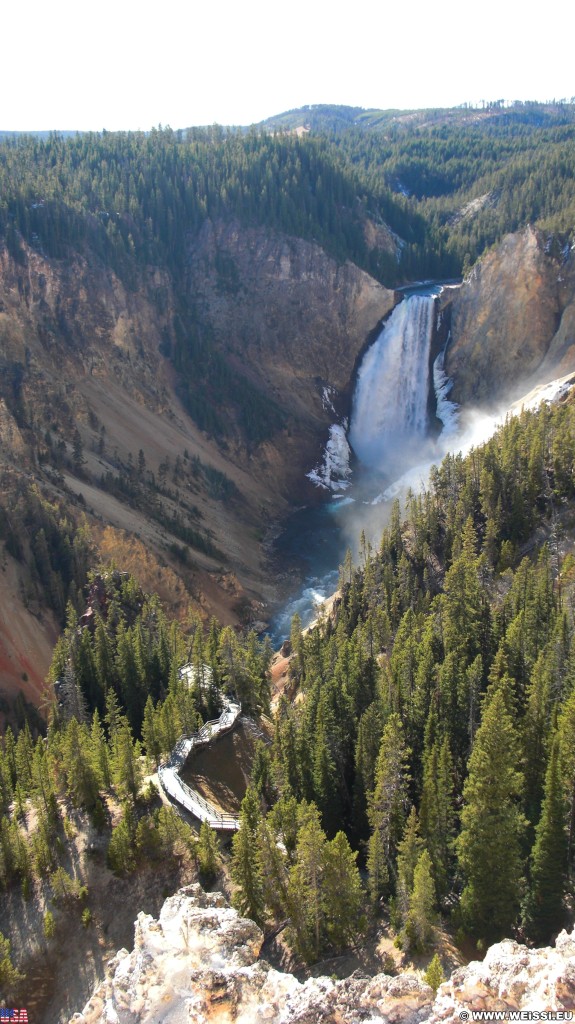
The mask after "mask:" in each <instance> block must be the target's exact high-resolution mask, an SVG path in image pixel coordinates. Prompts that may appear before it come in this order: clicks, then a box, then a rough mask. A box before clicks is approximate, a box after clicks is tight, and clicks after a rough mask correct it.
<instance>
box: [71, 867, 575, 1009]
mask: <svg viewBox="0 0 575 1024" xmlns="http://www.w3.org/2000/svg"><path fill="white" fill-rule="evenodd" d="M262 938H263V936H262V933H261V931H260V929H259V928H258V927H257V926H256V925H255V924H254V923H253V922H252V921H248V920H245V919H242V918H240V917H239V916H238V915H237V913H236V912H235V911H234V910H231V909H230V908H229V907H228V906H227V904H226V902H225V900H224V898H223V897H222V896H220V895H219V894H217V893H204V892H203V890H202V889H201V887H200V886H198V885H192V886H189V887H187V888H185V889H182V890H180V891H179V892H178V893H176V894H175V895H174V896H172V897H170V898H169V899H168V900H166V902H165V903H164V906H163V908H162V911H161V913H160V916H159V919H158V920H157V921H156V920H154V919H153V918H151V917H150V916H149V915H144V914H140V915H139V917H138V920H137V922H136V933H135V943H134V950H133V952H132V953H128V952H127V950H125V949H123V950H120V952H119V953H118V954H117V955H116V956H115V957H114V958H113V959H112V960H111V961H110V963H109V970H108V977H107V979H106V981H105V982H104V983H103V984H102V985H101V986H100V987H99V988H98V989H97V991H96V992H95V993H94V995H93V996H92V998H91V999H90V1001H89V1002H88V1004H87V1005H86V1006H85V1008H84V1010H83V1011H82V1012H81V1013H76V1014H74V1016H73V1018H72V1021H74V1022H76V1024H152V1022H153V1024H161V1022H166V1024H168V1022H170V1024H185V1022H187V1024H191V1022H194V1024H208V1022H210V1021H213V1022H216V1021H217V1022H218V1024H228V1022H230V1024H231V1022H232V1021H235V1022H236V1024H254V1022H256V1021H262V1022H263V1021H266V1022H269V1024H321V1022H325V1024H359V1022H360V1021H369V1022H370V1024H389V1022H395V1024H416V1022H422V1024H423V1022H428V1024H439V1022H440V1021H444V1022H453V1024H455V1022H456V1021H460V1020H463V1019H468V1018H465V1017H461V1016H460V1015H461V1012H462V1011H468V1012H469V1011H472V1010H555V1011H559V1010H571V1009H573V1008H574V1007H575V932H574V933H573V935H571V936H568V935H567V934H566V933H565V932H562V933H561V935H560V936H559V938H558V940H557V944H556V948H555V949H538V950H530V949H527V948H526V947H525V946H520V945H518V944H517V943H515V942H501V943H499V944H498V945H496V946H493V947H492V948H491V949H490V950H489V951H488V953H487V955H486V957H485V960H484V961H483V962H482V963H479V962H475V963H471V964H469V966H468V967H464V968H461V969H459V970H457V971H456V972H455V973H454V975H453V976H452V978H451V979H450V980H449V981H447V982H445V984H443V985H442V986H441V987H440V989H439V991H438V993H437V996H436V997H435V996H434V993H433V990H432V989H431V988H430V987H429V986H428V985H426V984H425V983H424V982H423V981H422V980H421V978H420V977H419V976H417V975H415V974H404V975H401V976H399V977H395V978H392V977H389V976H387V975H385V974H379V975H377V976H376V977H374V978H365V977H362V978H360V977H357V976H355V975H354V976H352V977H350V978H347V979H345V980H343V981H334V980H332V979H331V978H325V977H323V978H322V977H320V978H310V979H308V980H307V981H306V982H305V983H303V984H302V983H301V982H299V981H297V979H296V978H294V977H293V975H290V974H282V973H280V972H279V971H276V970H274V969H273V968H271V967H270V966H269V965H268V964H267V963H266V962H265V961H263V960H258V955H259V951H260V948H261V944H262Z"/></svg>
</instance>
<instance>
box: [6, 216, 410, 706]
mask: <svg viewBox="0 0 575 1024" xmlns="http://www.w3.org/2000/svg"><path fill="white" fill-rule="evenodd" d="M393 302H394V295H393V292H390V291H388V290H387V289H385V288H383V287H382V286H381V285H379V284H378V283H377V282H376V281H374V280H373V279H372V278H370V277H369V275H367V274H366V273H365V272H363V271H361V270H359V269H358V268H357V267H355V266H354V265H353V264H351V263H345V264H343V265H341V264H338V263H337V262H336V261H335V260H333V259H332V258H330V257H329V256H327V255H326V254H325V252H324V251H323V250H322V249H321V248H320V246H318V245H314V244H311V243H309V242H305V241H302V240H301V239H293V238H289V237H287V236H284V235H280V234H274V233H272V232H270V231H266V230H264V229H251V230H243V231H242V230H240V229H239V228H238V226H237V225H235V224H233V223H232V224H230V223H228V224H223V223H218V224H215V225H214V224H212V223H211V222H209V221H208V222H206V224H205V225H204V228H203V230H202V231H201V232H200V234H199V236H198V237H196V238H195V240H194V242H193V244H191V245H190V248H189V263H188V268H187V279H186V295H185V296H184V297H182V295H181V290H180V292H179V293H178V290H177V288H176V287H175V285H174V281H173V279H172V278H171V277H170V274H169V272H168V271H165V270H160V269H157V268H148V269H147V270H146V271H145V272H142V273H141V274H140V275H139V276H138V279H137V281H134V282H133V283H132V287H128V286H127V285H126V284H125V283H122V282H121V281H120V280H119V278H118V277H117V276H116V275H115V274H114V272H113V271H112V270H110V269H109V268H105V267H103V266H102V265H101V264H100V263H99V262H98V261H96V260H92V259H90V258H89V257H87V256H80V255H75V256H74V257H73V258H70V259H67V260H53V259H52V260H49V259H47V258H46V257H44V256H43V255H42V254H41V253H39V252H37V251H34V250H32V249H30V248H29V247H28V246H26V245H25V244H24V243H22V245H21V248H20V251H19V253H18V256H17V258H14V256H13V255H10V254H9V252H8V250H7V249H6V248H2V249H1V250H0V364H1V367H2V375H1V383H0V444H1V449H0V450H1V460H2V474H3V485H4V486H3V492H4V506H5V509H6V514H7V516H8V519H7V523H6V530H7V531H8V532H9V530H10V529H11V528H12V527H14V529H15V530H16V532H17V530H18V523H17V522H16V521H15V520H14V516H16V517H17V515H18V513H17V508H18V501H19V500H21V501H25V499H24V497H23V495H24V494H25V492H27V490H28V489H29V488H34V489H36V491H37V493H38V494H39V495H40V496H41V498H42V500H48V501H50V502H56V503H60V505H61V508H60V514H64V515H66V516H68V517H70V518H71V519H74V520H79V519H80V517H81V516H85V517H86V522H87V526H88V530H89V532H90V536H91V540H92V542H93V544H94V546H95V548H96V554H98V553H99V554H100V555H102V556H105V557H115V558H117V559H118V560H120V559H121V560H122V561H123V560H124V559H125V557H126V556H127V552H128V548H129V547H130V546H132V548H133V547H134V545H135V546H136V547H137V546H138V545H140V556H139V557H138V558H136V561H137V562H138V561H139V562H140V564H141V565H143V564H144V563H145V562H146V560H147V561H148V562H150V563H151V564H150V565H149V566H148V570H147V571H148V576H149V578H148V581H147V583H148V585H151V588H152V589H157V587H158V580H160V578H161V577H162V578H164V579H165V578H166V572H165V571H162V572H161V573H160V565H165V564H166V563H167V564H168V566H169V565H171V566H172V568H173V569H174V570H175V572H176V573H177V574H178V575H180V576H181V577H182V578H183V580H184V583H185V587H186V589H187V591H188V592H189V594H191V596H192V598H193V599H194V601H195V603H196V606H197V607H198V608H199V609H200V610H202V609H203V613H204V614H206V615H207V614H211V613H213V612H215V613H217V614H218V615H219V616H220V617H221V618H222V619H224V621H231V622H233V621H237V619H238V616H240V615H245V614H246V608H249V605H250V601H251V600H252V599H253V598H254V596H261V595H263V596H264V597H265V596H266V595H267V596H273V587H272V588H271V589H270V586H269V584H266V582H265V555H264V554H263V553H262V549H261V539H262V537H263V536H264V534H265V531H266V529H267V528H269V525H270V523H273V522H274V521H276V520H277V519H278V517H280V516H281V515H282V514H285V513H286V511H288V510H289V508H290V507H292V506H294V505H295V504H297V503H298V502H301V501H302V500H303V499H305V498H309V497H310V496H311V493H312V490H311V485H310V484H309V483H308V482H307V481H306V480H305V475H304V474H305V472H306V471H307V470H308V469H309V468H310V467H311V465H312V464H313V460H314V459H315V458H316V457H317V455H318V452H319V450H320V447H321V444H322V442H323V441H324V440H325V437H326V436H327V427H328V425H329V422H330V415H333V414H330V413H328V412H327V411H326V410H325V409H324V406H323V404H322V392H323V389H324V387H329V388H330V389H333V393H334V395H336V396H337V395H338V394H339V395H343V396H345V395H346V394H347V393H348V392H349V389H350V386H351V381H352V374H353V367H354V364H355V361H356V358H357V355H358V353H359V351H360V350H361V348H362V346H363V345H364V344H365V340H366V337H367V335H368V333H369V332H370V331H371V330H372V329H373V327H374V326H375V325H376V324H377V323H378V321H379V320H380V318H381V317H382V316H384V315H385V314H386V313H387V312H388V311H389V309H390V308H391V307H392V305H393ZM177 332H179V339H178V338H176V334H177ZM188 332H189V333H190V334H191V333H194V336H195V337H196V338H198V337H199V338H200V340H201V341H202V340H203V338H204V337H205V338H208V340H209V345H208V348H207V350H206V351H207V352H208V353H209V358H210V359H213V358H214V353H215V354H216V357H217V358H219V360H220V362H219V364H218V366H225V369H226V374H227V380H226V386H227V388H228V391H229V393H230V394H231V395H233V393H234V390H235V392H236V395H237V396H239V397H241V396H242V395H243V394H244V393H245V389H246V388H249V392H248V395H247V401H246V403H245V406H246V407H245V408H241V407H239V406H238V408H239V412H238V409H235V408H234V406H233V403H232V402H230V408H229V409H223V410H220V413H223V415H224V416H226V417H227V421H226V423H225V425H224V429H223V430H221V431H220V432H218V430H217V429H214V430H213V431H209V430H208V429H204V430H201V429H199V427H198V425H197V423H196V422H194V419H193V418H192V416H190V415H189V414H188V412H187V408H186V397H187V396H186V395H185V394H184V395H183V394H182V387H181V380H182V376H181V374H180V373H179V372H178V370H177V369H175V367H174V362H175V361H176V360H175V359H174V361H172V360H171V359H170V354H172V355H173V353H174V350H175V348H176V346H177V344H178V340H179V344H180V351H181V350H182V348H184V350H185V345H186V335H187V333H188ZM182 338H183V341H182ZM199 366H201V359H200V363H199ZM217 369H218V367H216V371H215V372H214V373H213V374H212V375H213V376H214V377H215V376H217ZM198 372H199V371H198ZM211 372H212V368H211V366H210V365H208V366H207V367H206V368H205V373H206V375H207V379H208V381H209V379H210V373H211ZM206 387H209V384H208V385H206ZM201 390H202V387H200V386H198V388H197V389H196V391H197V392H199V391H201ZM188 397H189V396H188ZM207 401H208V406H209V404H210V402H212V396H211V395H210V394H209V393H208V395H207ZM336 401H337V398H336ZM216 403H217V395H216V396H213V405H214V407H215V405H216ZM260 407H261V409H262V410H264V414H267V413H266V410H267V409H268V408H269V409H271V410H273V414H274V415H273V417H272V418H271V420H269V422H268V421H267V420H266V423H265V429H264V430H259V433H258V432H257V431H256V432H254V433H252V436H249V427H250V423H249V416H250V412H251V410H252V408H255V409H256V411H257V410H258V409H259V408H260ZM236 413H237V415H236ZM242 417H243V419H242ZM246 423H247V426H246ZM258 429H259V428H258ZM10 516H12V520H10ZM17 546H18V545H17V544H16V541H14V543H13V545H12V548H13V549H14V550H11V546H10V545H8V550H7V552H6V553H5V556H4V557H5V560H6V566H7V570H6V571H7V573H8V576H9V577H10V579H11V580H12V584H11V590H10V593H11V594H12V595H14V594H18V595H19V596H18V600H17V602H16V603H17V605H18V606H20V604H21V605H22V606H23V607H22V608H21V612H19V614H22V615H23V616H24V618H26V616H28V617H30V616H33V617H34V616H35V618H32V620H31V628H30V630H28V632H32V633H34V632H36V633H37V635H38V643H37V645H30V639H29V636H25V631H22V630H21V629H19V627H17V621H18V619H17V617H16V618H14V619H13V630H11V634H10V636H8V635H7V633H8V631H7V628H6V626H3V627H2V629H3V632H2V635H1V639H0V642H1V645H2V650H3V656H4V658H5V661H6V674H5V675H4V674H3V684H4V685H5V686H6V685H7V684H8V686H9V688H17V687H18V686H23V689H24V692H25V693H27V695H29V696H31V697H34V698H35V699H36V700H37V686H38V682H37V683H35V685H34V687H33V688H32V689H30V688H28V687H27V686H26V685H25V684H26V682H27V681H26V680H24V679H23V677H22V663H23V662H22V657H23V655H24V650H23V648H24V647H25V648H26V656H27V658H28V660H33V661H34V662H36V663H37V665H38V673H37V675H38V676H39V678H40V679H41V678H42V676H43V675H44V673H45V671H46V669H47V667H48V664H47V657H48V651H49V643H46V640H45V637H46V636H47V635H49V638H50V642H53V639H54V635H55V625H54V621H53V619H52V617H51V616H49V615H48V614H47V613H46V612H45V610H44V609H43V607H42V605H43V602H42V599H41V593H40V591H41V587H42V583H43V581H42V579H41V578H40V577H41V575H42V573H41V569H40V568H39V566H38V565H37V564H34V559H33V558H32V557H31V554H30V550H29V547H28V543H27V540H26V539H25V540H24V542H23V546H22V549H21V550H19V551H16V548H17ZM144 551H145V552H146V554H145V557H144ZM13 555H16V557H15V558H14V557H13ZM132 558H133V554H132ZM154 562H155V565H156V568H155V569H154V567H153V563H154ZM141 571H146V570H144V569H141ZM172 575H173V573H172ZM15 580H16V581H17V580H19V585H18V583H17V582H15ZM44 582H45V581H44ZM174 588H175V590H176V591H177V590H178V587H177V584H176V583H175V584H174ZM167 599H168V603H169V604H171V606H172V608H173V609H174V608H175V609H176V610H177V605H178V604H180V606H182V608H183V606H184V605H185V601H184V598H183V595H182V593H181V592H178V593H177V594H176V596H175V597H174V594H171V595H168V597H167ZM248 614H250V615H251V614H256V612H253V613H252V612H249V613H248ZM256 617H259V618H261V617H262V613H261V612H260V613H259V615H256ZM13 633H14V634H18V633H19V634H20V635H21V646H22V649H21V650H19V641H18V635H12V634H13Z"/></svg>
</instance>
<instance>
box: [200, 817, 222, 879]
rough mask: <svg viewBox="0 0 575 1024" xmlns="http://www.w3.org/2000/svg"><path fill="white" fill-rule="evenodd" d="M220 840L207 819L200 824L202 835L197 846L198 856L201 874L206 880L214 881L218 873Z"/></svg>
mask: <svg viewBox="0 0 575 1024" xmlns="http://www.w3.org/2000/svg"><path fill="white" fill-rule="evenodd" d="M218 854H219V848H218V840H217V838H216V833H215V832H214V830H213V829H212V828H210V826H209V825H208V823H207V821H202V824H201V825H200V836H199V839H198V843H197V846H196V857H197V858H198V868H199V871H200V875H201V876H202V877H203V879H204V880H205V881H206V882H212V881H213V880H214V878H215V877H216V875H217V873H218Z"/></svg>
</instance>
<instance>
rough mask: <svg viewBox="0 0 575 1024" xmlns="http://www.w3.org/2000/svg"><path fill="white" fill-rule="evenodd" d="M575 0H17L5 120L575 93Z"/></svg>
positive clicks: (185, 117)
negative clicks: (532, 5) (534, 3)
mask: <svg viewBox="0 0 575 1024" xmlns="http://www.w3.org/2000/svg"><path fill="white" fill-rule="evenodd" d="M570 11H571V3H570V0H549V2H547V3H546V4H545V5H544V6H541V7H539V8H538V11H537V16H536V17H535V16H534V15H530V14H529V13H528V12H527V9H526V7H525V6H524V5H523V4H521V5H519V4H518V3H517V2H516V0H515V2H514V0H497V2H495V0H487V2H486V3H483V4H464V3H463V2H462V0H457V2H455V0H437V2H436V3H435V4H432V3H426V4H424V3H422V2H421V0H412V2H403V3H402V2H401V0H394V2H393V4H389V3H386V2H385V0H371V2H367V0H355V2H354V3H347V4H342V3H338V2H337V0H332V2H330V3H328V2H326V0H286V2H285V3H274V2H273V0H244V2H243V3H240V2H239V0H235V2H231V0H219V2H218V0H202V2H198V0H187V2H183V0H163V2H162V0H160V2H157V3H155V4H153V5H151V4H147V3H146V2H145V0H144V2H139V3H135V2H133V0H98V2H97V3H93V4H82V3H81V0H52V2H50V0H7V3H6V5H4V7H3V12H2V51H1V58H0V97H1V98H0V129H4V130H30V131H31V130H43V129H55V128H58V129H71V128H73V129H79V130H87V129H94V130H101V129H102V128H106V129H108V130H110V131H113V130H116V129H121V128H123V129H137V128H142V129H149V128H151V127H152V126H153V125H158V124H160V123H161V124H163V125H171V126H172V128H183V127H186V126H188V125H193V124H211V123H213V122H218V123H220V124H251V123H254V122H257V121H261V120H263V119H264V118H265V117H268V116H270V115H272V114H276V113H281V112H282V111H284V110H289V109H290V108H293V107H299V106H302V105H304V104H306V103H346V104H350V105H354V106H362V107H383V108H389V107H399V108H404V109H405V108H409V107H426V106H455V105H457V104H460V103H463V102H466V101H479V100H481V99H486V100H494V99H508V100H513V99H539V100H545V99H553V98H557V99H559V98H562V97H567V98H570V97H571V96H572V95H575V73H574V72H573V60H572V54H571V52H570V50H571V45H572V29H573V25H572V11H571V13H570Z"/></svg>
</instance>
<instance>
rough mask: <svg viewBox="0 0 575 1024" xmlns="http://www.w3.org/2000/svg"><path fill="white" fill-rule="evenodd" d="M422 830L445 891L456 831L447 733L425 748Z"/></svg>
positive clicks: (421, 807) (438, 880)
mask: <svg viewBox="0 0 575 1024" xmlns="http://www.w3.org/2000/svg"><path fill="white" fill-rule="evenodd" d="M420 822H421V832H422V835H423V838H424V840H425V844H426V846H427V849H428V850H429V853H430V856H431V859H432V861H433V867H434V871H435V876H436V881H437V889H438V892H439V893H440V894H443V893H445V892H447V889H448V884H449V876H450V869H451V860H452V853H451V846H452V840H453V836H454V833H455V810H454V802H453V761H452V759H451V752H450V749H449V741H448V739H447V736H445V737H444V739H443V740H442V741H441V742H440V741H439V740H436V741H435V742H434V743H433V746H432V747H431V750H428V751H426V753H425V755H424V763H423V788H422V793H421V804H420Z"/></svg>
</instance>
